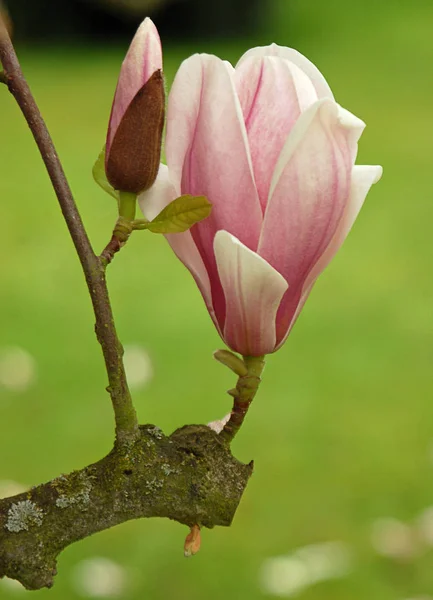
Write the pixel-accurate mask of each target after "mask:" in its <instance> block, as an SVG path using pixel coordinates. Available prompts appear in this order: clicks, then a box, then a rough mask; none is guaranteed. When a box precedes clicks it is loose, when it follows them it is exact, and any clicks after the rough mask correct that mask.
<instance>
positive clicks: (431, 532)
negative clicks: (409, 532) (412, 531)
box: [417, 506, 433, 546]
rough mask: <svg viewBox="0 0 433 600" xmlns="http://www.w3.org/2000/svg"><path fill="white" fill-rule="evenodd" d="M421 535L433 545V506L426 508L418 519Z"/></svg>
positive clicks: (427, 542) (426, 541)
mask: <svg viewBox="0 0 433 600" xmlns="http://www.w3.org/2000/svg"><path fill="white" fill-rule="evenodd" d="M417 527H418V531H419V534H420V537H421V538H422V539H423V540H424V542H425V543H426V544H428V545H429V546H433V506H429V507H428V508H426V509H425V510H424V511H423V512H422V513H421V514H420V516H419V517H418V519H417Z"/></svg>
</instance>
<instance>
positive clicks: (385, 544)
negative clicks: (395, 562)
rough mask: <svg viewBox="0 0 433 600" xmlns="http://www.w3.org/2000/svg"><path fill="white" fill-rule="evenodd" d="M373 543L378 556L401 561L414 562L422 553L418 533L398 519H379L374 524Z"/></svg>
mask: <svg viewBox="0 0 433 600" xmlns="http://www.w3.org/2000/svg"><path fill="white" fill-rule="evenodd" d="M371 543H372V545H373V548H374V549H375V550H376V552H377V553H378V554H381V555H382V556H387V557H389V558H395V559H400V560H412V559H413V558H415V557H416V556H418V555H419V553H420V546H419V542H418V540H417V536H416V533H415V532H414V530H413V529H412V528H411V527H410V526H409V525H406V523H402V522H401V521H398V520H397V519H392V518H385V519H377V521H375V522H374V523H373V527H372V532H371Z"/></svg>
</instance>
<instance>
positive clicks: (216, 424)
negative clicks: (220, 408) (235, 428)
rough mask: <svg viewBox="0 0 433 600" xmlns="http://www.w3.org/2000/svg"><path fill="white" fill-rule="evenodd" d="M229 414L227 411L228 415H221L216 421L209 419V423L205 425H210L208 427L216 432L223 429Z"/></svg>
mask: <svg viewBox="0 0 433 600" xmlns="http://www.w3.org/2000/svg"><path fill="white" fill-rule="evenodd" d="M230 415H231V413H228V415H226V416H225V417H223V418H222V419H221V420H220V421H218V420H216V421H211V422H210V423H208V424H207V426H208V427H210V429H212V431H216V432H217V433H220V432H221V431H222V430H223V429H224V425H225V424H226V423H227V421H228V420H229V419H230Z"/></svg>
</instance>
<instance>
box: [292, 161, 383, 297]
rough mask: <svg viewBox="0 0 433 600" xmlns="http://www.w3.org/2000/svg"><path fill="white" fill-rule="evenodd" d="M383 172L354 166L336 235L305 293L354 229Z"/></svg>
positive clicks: (363, 166)
mask: <svg viewBox="0 0 433 600" xmlns="http://www.w3.org/2000/svg"><path fill="white" fill-rule="evenodd" d="M382 172H383V169H382V167H381V166H378V165H375V166H370V165H355V166H354V167H353V169H352V180H351V185H350V196H349V199H348V201H347V204H346V207H345V209H344V212H343V214H342V216H341V219H340V222H339V224H338V227H337V229H336V231H335V234H334V236H333V237H332V239H331V241H330V242H329V244H328V246H327V248H326V250H325V251H324V252H323V254H322V255H321V256H320V258H319V260H318V261H317V262H316V264H315V265H314V266H313V268H312V269H311V271H310V272H309V274H308V276H307V278H306V280H305V283H304V286H303V290H302V292H303V293H304V292H305V291H306V290H307V289H309V288H311V286H312V285H313V283H314V282H315V281H316V279H317V277H318V276H319V275H320V273H321V272H322V271H323V270H324V269H325V268H326V267H327V266H328V265H329V263H330V262H331V260H332V259H333V258H334V256H335V255H336V253H337V252H338V250H339V249H340V248H341V246H342V244H343V242H344V240H345V239H346V237H347V236H348V234H349V232H350V230H351V229H352V226H353V224H354V222H355V220H356V217H357V216H358V214H359V211H360V210H361V208H362V205H363V204H364V200H365V198H366V196H367V194H368V192H369V190H370V188H371V186H372V185H374V184H375V183H377V182H378V181H379V179H380V178H381V177H382Z"/></svg>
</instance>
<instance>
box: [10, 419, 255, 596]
mask: <svg viewBox="0 0 433 600" xmlns="http://www.w3.org/2000/svg"><path fill="white" fill-rule="evenodd" d="M251 473H252V464H249V465H245V464H242V463H240V462H239V461H238V460H236V459H235V458H234V457H233V456H232V454H231V452H230V449H229V448H228V447H227V446H226V445H225V444H223V443H222V442H221V440H220V439H219V438H218V435H217V434H216V433H215V432H214V431H212V430H211V429H209V428H208V427H206V426H204V425H187V426H185V427H183V428H181V429H178V430H177V431H175V432H174V433H173V434H172V435H171V436H170V437H166V436H165V435H164V434H163V433H162V431H161V430H160V429H158V428H157V427H155V426H154V425H143V426H140V435H139V437H138V439H137V440H136V441H135V442H132V443H130V444H127V443H123V444H120V443H117V444H116V445H115V446H114V448H113V450H112V451H111V452H110V453H109V454H108V455H107V456H106V457H105V458H103V459H102V460H100V461H99V462H97V463H95V464H93V465H90V466H88V467H86V468H84V469H82V470H80V471H74V472H72V473H70V474H69V475H61V476H60V477H58V478H56V479H53V480H52V481H49V482H48V483H45V484H42V485H39V486H37V487H34V488H32V489H31V490H30V491H28V492H25V493H22V494H18V495H17V496H13V497H11V498H5V499H3V500H0V578H1V577H4V576H7V577H10V578H13V579H17V580H18V581H20V582H21V583H22V584H23V585H24V586H25V587H26V588H27V589H31V590H36V589H40V588H43V587H51V586H52V584H53V578H54V576H55V574H56V561H57V556H58V555H59V554H60V552H61V551H62V550H63V549H64V548H66V547H67V546H69V545H70V544H72V543H74V542H76V541H78V540H80V539H83V538H85V537H87V536H89V535H92V534H93V533H96V532H98V531H102V530H104V529H108V528H110V527H113V526H114V525H118V524H120V523H124V522H125V521H129V520H131V519H139V518H142V517H167V518H169V519H173V520H175V521H178V522H179V523H183V524H185V525H188V526H190V527H191V526H192V525H195V524H198V525H200V526H202V527H209V528H211V527H214V526H215V525H222V526H228V525H230V523H231V522H232V519H233V517H234V514H235V512H236V509H237V507H238V504H239V502H240V499H241V497H242V494H243V491H244V489H245V486H246V484H247V482H248V479H249V477H250V475H251ZM180 547H181V544H180Z"/></svg>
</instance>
